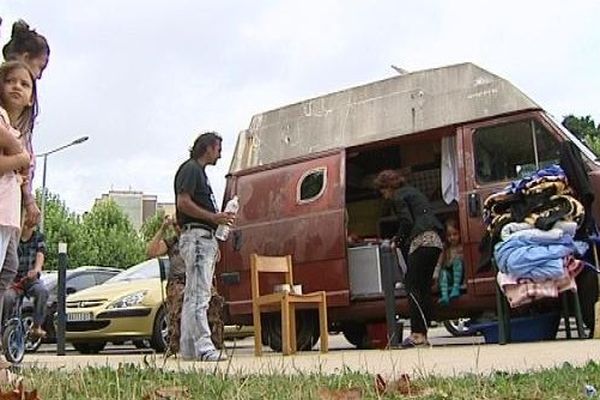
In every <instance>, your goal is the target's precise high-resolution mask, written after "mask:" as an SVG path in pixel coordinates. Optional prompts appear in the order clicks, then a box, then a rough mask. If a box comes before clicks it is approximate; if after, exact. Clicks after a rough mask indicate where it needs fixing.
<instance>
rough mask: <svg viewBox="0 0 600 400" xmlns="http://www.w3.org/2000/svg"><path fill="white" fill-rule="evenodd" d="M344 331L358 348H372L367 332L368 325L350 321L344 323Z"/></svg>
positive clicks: (351, 342) (345, 335) (346, 336)
mask: <svg viewBox="0 0 600 400" xmlns="http://www.w3.org/2000/svg"><path fill="white" fill-rule="evenodd" d="M342 333H343V334H344V337H345V338H346V340H347V341H349V342H350V344H352V345H354V346H356V348H357V349H369V348H371V341H370V340H369V335H368V334H367V325H366V324H361V323H358V322H348V323H345V324H343V325H342Z"/></svg>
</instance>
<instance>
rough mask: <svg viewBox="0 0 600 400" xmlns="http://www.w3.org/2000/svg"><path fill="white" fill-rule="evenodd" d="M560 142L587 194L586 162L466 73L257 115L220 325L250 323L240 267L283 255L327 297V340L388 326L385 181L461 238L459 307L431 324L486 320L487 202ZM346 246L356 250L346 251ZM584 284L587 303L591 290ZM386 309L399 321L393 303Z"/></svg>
mask: <svg viewBox="0 0 600 400" xmlns="http://www.w3.org/2000/svg"><path fill="white" fill-rule="evenodd" d="M567 140H570V141H573V142H574V143H575V144H576V146H577V148H578V149H579V151H580V152H581V154H582V156H583V159H584V160H585V163H586V168H587V170H588V171H589V174H590V177H591V182H592V186H593V187H594V188H595V190H596V189H597V188H598V187H600V173H599V171H600V169H599V168H600V167H599V166H598V165H597V164H596V162H595V159H596V157H595V155H594V154H593V153H592V152H591V151H590V150H589V149H588V148H586V147H585V146H584V145H583V144H582V143H581V142H579V141H578V140H577V139H576V138H575V137H574V136H573V135H572V134H571V133H569V132H568V131H566V130H565V129H564V128H563V127H562V126H561V125H560V124H559V123H557V122H556V121H554V120H553V119H552V118H551V117H550V116H549V115H548V114H547V113H546V112H545V111H544V110H543V109H542V108H541V107H540V106H539V105H538V104H536V103H535V102H534V101H533V100H531V99H530V98H529V97H527V96H526V95H525V94H524V93H522V92H521V91H520V90H519V89H517V88H516V87H515V86H513V85H512V84H511V83H510V82H509V81H507V80H505V79H503V78H501V77H499V76H497V75H494V74H492V73H490V72H488V71H486V70H484V69H482V68H480V67H478V66H476V65H474V64H471V63H465V64H458V65H452V66H448V67H442V68H436V69H430V70H423V71H417V72H413V73H409V74H406V75H400V76H395V77H392V78H389V79H384V80H381V81H377V82H373V83H369V84H366V85H362V86H357V87H354V88H351V89H347V90H342V91H339V92H335V93H331V94H327V95H324V96H321V97H317V98H313V99H309V100H305V101H301V102H298V103H295V104H292V105H288V106H285V107H282V108H279V109H276V110H272V111H267V112H265V113H262V114H258V115H255V116H254V117H253V118H252V120H251V123H250V126H249V128H248V129H246V130H244V131H242V132H241V133H240V135H239V138H238V142H237V145H236V149H235V153H234V156H233V160H232V163H231V167H230V171H229V175H228V177H227V186H226V190H225V196H224V202H226V201H227V200H228V199H229V198H231V196H233V195H234V194H237V195H239V198H240V211H239V213H238V218H237V226H236V227H235V229H234V230H233V231H232V234H231V235H230V239H229V240H228V241H227V242H225V243H223V245H222V259H221V261H220V263H219V264H218V266H217V272H216V275H217V282H218V286H219V290H220V292H221V293H222V294H223V295H224V296H225V298H226V300H227V318H228V319H229V321H227V323H235V324H249V323H251V321H252V300H251V290H250V274H249V270H250V254H252V253H255V252H256V253H259V254H265V255H284V254H292V255H293V262H294V278H295V281H297V283H300V284H302V285H303V288H304V289H303V290H304V291H305V292H306V291H313V290H325V291H327V302H328V315H329V322H330V324H331V326H332V327H333V328H335V329H337V330H341V331H343V332H344V334H345V335H346V337H348V338H349V339H350V341H351V342H352V343H354V344H356V345H360V343H361V341H362V340H363V339H364V338H363V336H364V335H365V334H366V333H365V332H366V330H365V326H366V325H367V324H369V323H371V322H374V321H381V320H383V319H384V318H385V307H384V297H383V293H382V291H381V278H380V272H381V271H380V269H379V268H380V266H379V262H378V260H377V250H376V249H377V247H378V246H377V245H376V243H377V238H381V237H382V236H384V232H383V230H384V229H383V225H382V221H381V218H380V208H381V204H382V200H381V198H380V197H379V196H378V194H377V193H376V191H375V190H374V189H373V186H372V180H373V178H374V176H375V175H376V173H377V172H378V171H380V170H382V169H388V168H394V169H399V168H410V171H411V174H410V178H409V179H410V183H411V184H412V185H414V186H416V187H417V188H419V189H420V190H421V191H422V192H423V193H424V194H425V195H426V196H427V197H428V198H429V200H430V201H431V203H432V205H433V208H434V210H435V212H436V214H437V215H438V217H439V218H440V219H441V220H444V219H446V218H449V217H453V218H454V219H456V220H458V221H459V224H460V231H461V237H462V244H463V248H464V255H465V285H464V286H463V289H464V290H463V291H464V293H463V295H462V296H461V297H459V298H458V299H457V300H456V301H454V302H453V303H452V304H451V307H437V308H436V309H435V310H434V314H435V315H436V316H437V319H438V320H444V319H448V318H457V317H467V316H476V315H478V314H480V313H483V312H485V311H493V310H495V286H494V276H493V274H492V273H491V272H478V270H477V265H478V261H479V258H480V254H479V250H478V246H479V243H480V241H481V239H482V236H483V233H484V229H485V227H484V225H483V222H482V216H481V213H482V210H481V206H482V203H483V200H485V198H486V197H487V196H488V195H489V194H491V193H492V192H494V191H497V190H500V189H501V188H503V187H504V186H505V185H506V184H507V183H508V182H510V181H511V180H514V179H517V178H518V177H519V171H521V170H527V169H529V170H531V169H535V168H538V167H540V166H543V165H546V164H548V163H552V162H557V160H558V151H559V144H560V142H562V141H567ZM594 207H596V209H597V208H598V204H597V202H596V203H595V204H594ZM596 209H595V210H596ZM595 212H596V211H595ZM349 235H352V236H353V237H360V238H362V239H363V241H362V242H361V244H360V245H358V246H356V245H349V244H348V237H349ZM371 239H372V241H369V240H371ZM373 243H375V244H373ZM277 279H278V278H277V277H272V279H271V280H269V279H266V280H265V282H263V279H261V284H262V283H264V287H263V288H262V289H263V290H272V288H273V285H275V284H276V283H279V281H278V280H277ZM592 281H593V282H592V286H593V288H592V289H590V290H597V286H596V285H595V279H594V280H592ZM593 296H595V293H594V294H593ZM396 303H397V312H398V313H399V314H400V315H401V316H407V315H408V302H407V299H406V297H405V296H404V295H403V294H402V293H401V291H400V293H398V294H397V296H396ZM592 308H593V307H592ZM592 318H593V317H592ZM298 319H299V321H298V330H299V338H298V340H299V345H300V346H301V347H305V348H306V347H310V346H311V345H312V344H313V343H314V341H316V340H314V339H313V340H312V341H311V340H309V341H308V342H306V340H305V342H303V341H302V340H303V337H304V338H305V339H306V337H309V336H310V337H314V336H315V334H316V335H317V338H318V329H317V322H316V321H315V318H314V315H312V314H311V313H309V312H305V313H299V316H298ZM278 321H279V318H278V317H276V316H273V318H271V319H270V320H269V319H268V317H267V320H266V321H265V328H264V330H265V331H266V333H265V336H263V341H264V342H265V343H269V342H270V340H275V339H274V336H276V335H278V334H279V333H278V332H279V327H278ZM269 335H271V336H273V337H270V336H269ZM303 335H304V336H303ZM275 347H276V346H275Z"/></svg>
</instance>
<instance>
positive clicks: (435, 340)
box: [26, 327, 483, 357]
mask: <svg viewBox="0 0 600 400" xmlns="http://www.w3.org/2000/svg"><path fill="white" fill-rule="evenodd" d="M404 334H405V335H407V334H408V329H407V328H405V332H404ZM429 339H430V342H431V344H432V345H433V346H450V345H465V344H469V345H470V344H477V343H483V338H482V337H481V336H468V337H453V336H452V335H450V334H449V333H448V331H446V329H445V328H443V327H438V328H432V329H430V331H429ZM225 346H226V347H227V348H228V349H229V350H232V351H235V353H236V354H239V355H252V354H253V353H254V338H253V337H249V338H245V339H241V340H235V341H230V340H228V341H226V342H225ZM317 346H318V345H317ZM315 348H317V347H315ZM354 348H355V347H354V346H353V345H352V344H350V343H349V342H348V341H347V340H346V339H345V338H344V335H342V334H334V335H330V336H329V350H330V351H341V350H353V349H354ZM234 349H235V350H234ZM66 350H67V354H69V355H71V354H72V355H76V354H79V353H78V352H77V351H76V350H75V349H73V346H71V345H70V344H68V343H67V346H66ZM264 352H265V353H269V352H272V351H271V349H269V348H268V347H265V348H264ZM55 353H56V345H55V344H43V345H42V346H40V348H39V349H38V351H37V352H36V353H34V354H48V355H49V354H55ZM152 353H153V350H151V349H147V350H140V349H137V348H136V347H135V346H134V345H133V344H132V343H131V342H128V343H125V344H123V345H113V344H110V343H109V344H108V345H107V346H106V348H105V349H104V350H103V351H102V352H101V353H100V354H104V355H111V354H112V355H126V354H152ZM28 355H29V354H27V355H26V357H27V356H28Z"/></svg>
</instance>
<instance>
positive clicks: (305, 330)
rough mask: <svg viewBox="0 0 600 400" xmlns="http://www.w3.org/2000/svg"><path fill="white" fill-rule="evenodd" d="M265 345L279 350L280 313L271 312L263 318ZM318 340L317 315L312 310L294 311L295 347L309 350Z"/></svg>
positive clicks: (299, 349) (280, 346)
mask: <svg viewBox="0 0 600 400" xmlns="http://www.w3.org/2000/svg"><path fill="white" fill-rule="evenodd" d="M265 321H266V322H267V323H266V325H265V326H264V331H265V333H266V336H267V337H266V339H267V346H269V347H270V348H271V349H273V351H277V352H281V348H282V345H281V314H272V315H270V316H269V317H268V318H266V319H265ZM318 340H319V317H318V314H317V313H316V312H314V311H303V312H297V313H296V347H297V348H298V351H306V350H310V349H312V348H313V347H314V345H315V344H316V343H317V341H318Z"/></svg>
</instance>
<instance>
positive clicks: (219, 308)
mask: <svg viewBox="0 0 600 400" xmlns="http://www.w3.org/2000/svg"><path fill="white" fill-rule="evenodd" d="M224 304H225V299H224V298H223V296H221V295H220V294H219V293H217V291H216V289H215V288H214V287H213V288H212V295H211V296H210V302H209V303H208V311H207V314H208V326H210V340H212V342H213V344H214V345H215V347H216V348H217V349H222V348H223V341H224V340H225V338H224V334H225V324H224V323H223V305H224Z"/></svg>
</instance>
